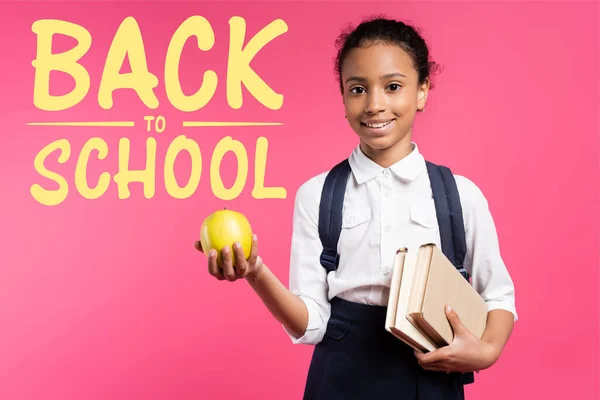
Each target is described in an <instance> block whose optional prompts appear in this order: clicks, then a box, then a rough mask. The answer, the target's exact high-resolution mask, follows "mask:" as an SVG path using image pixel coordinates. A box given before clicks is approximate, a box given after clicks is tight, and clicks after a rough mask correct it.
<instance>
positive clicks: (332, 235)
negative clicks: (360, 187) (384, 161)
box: [319, 159, 351, 273]
mask: <svg viewBox="0 0 600 400" xmlns="http://www.w3.org/2000/svg"><path fill="white" fill-rule="evenodd" d="M350 171H351V170H350V164H349V163H348V160H347V159H345V160H344V161H342V162H340V163H339V164H337V165H336V166H335V167H333V168H332V169H331V171H330V172H329V174H328V175H327V177H326V178H325V184H324V185H323V190H322V193H321V204H320V206H319V237H320V238H321V243H322V244H323V252H322V253H321V259H320V261H321V265H323V267H324V268H325V269H326V270H327V272H328V273H329V272H331V271H334V270H336V269H337V266H338V264H339V255H338V251H337V244H338V240H339V238H340V233H341V232H342V209H343V204H344V195H345V194H346V184H347V182H348V176H349V175H350Z"/></svg>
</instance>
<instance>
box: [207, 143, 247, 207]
mask: <svg viewBox="0 0 600 400" xmlns="http://www.w3.org/2000/svg"><path fill="white" fill-rule="evenodd" d="M228 151H232V152H233V153H234V154H235V156H236V158H237V164H238V170H237V176H236V178H235V182H234V184H233V186H232V187H231V188H230V189H227V188H225V185H223V180H222V179H221V174H220V169H221V161H223V157H225V154H227V152H228ZM247 177H248V154H247V153H246V148H245V147H244V145H243V144H242V143H241V142H239V141H237V140H233V139H232V138H231V136H227V137H224V138H223V139H221V140H220V141H219V143H217V146H216V147H215V150H214V152H213V157H212V160H211V162H210V185H211V187H212V191H213V193H214V195H215V196H217V197H218V198H219V199H221V200H233V199H235V198H236V197H238V196H239V195H240V193H242V190H243V189H244V186H245V185H246V178H247Z"/></svg>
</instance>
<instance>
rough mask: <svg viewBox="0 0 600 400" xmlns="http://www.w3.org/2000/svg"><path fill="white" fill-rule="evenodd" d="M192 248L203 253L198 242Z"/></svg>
mask: <svg viewBox="0 0 600 400" xmlns="http://www.w3.org/2000/svg"><path fill="white" fill-rule="evenodd" d="M194 247H195V248H196V250H198V251H200V252H202V253H204V250H202V244H201V243H200V242H199V241H196V242H194Z"/></svg>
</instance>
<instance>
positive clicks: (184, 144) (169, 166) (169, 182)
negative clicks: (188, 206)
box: [165, 135, 202, 199]
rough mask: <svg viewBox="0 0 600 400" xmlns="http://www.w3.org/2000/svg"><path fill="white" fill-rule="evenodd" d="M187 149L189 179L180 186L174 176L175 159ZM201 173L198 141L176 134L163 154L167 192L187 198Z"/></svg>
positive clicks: (194, 189)
mask: <svg viewBox="0 0 600 400" xmlns="http://www.w3.org/2000/svg"><path fill="white" fill-rule="evenodd" d="M183 150H185V151H187V152H188V153H189V155H190V157H191V159H192V171H191V173H190V179H189V180H188V183H187V184H186V185H185V187H180V186H179V184H178V183H177V178H176V177H175V170H174V168H175V160H176V159H177V155H179V153H180V152H181V151H183ZM201 174H202V155H201V154H200V147H199V146H198V143H196V141H194V140H192V139H188V138H186V137H185V136H184V135H180V136H177V137H176V138H175V140H173V141H172V142H171V145H170V146H169V148H168V149H167V155H166V156H165V187H166V189H167V193H169V194H170V195H171V196H172V197H174V198H176V199H187V198H188V197H190V196H191V195H192V194H194V192H195V191H196V188H197V187H198V183H200V176H201Z"/></svg>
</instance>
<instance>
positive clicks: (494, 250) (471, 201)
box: [456, 176, 518, 321]
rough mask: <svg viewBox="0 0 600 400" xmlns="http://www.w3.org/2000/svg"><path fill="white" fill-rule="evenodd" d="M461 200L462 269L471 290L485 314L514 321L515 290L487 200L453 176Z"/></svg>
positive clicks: (470, 183) (476, 189)
mask: <svg viewBox="0 0 600 400" xmlns="http://www.w3.org/2000/svg"><path fill="white" fill-rule="evenodd" d="M456 182H457V186H458V189H459V193H460V196H461V204H462V207H463V218H464V222H465V234H466V240H467V255H466V257H465V268H466V270H467V271H468V272H469V274H470V275H471V277H472V284H473V287H474V288H475V290H477V292H478V293H479V294H480V295H481V296H482V297H483V299H484V300H485V301H486V303H487V305H488V310H489V311H491V310H495V309H502V310H506V311H510V312H511V313H512V314H513V315H514V319H515V321H516V320H517V319H518V316H517V311H516V306H515V288H514V284H513V281H512V279H511V277H510V274H509V273H508V270H507V268H506V265H505V263H504V260H503V259H502V256H501V254H500V246H499V241H498V234H497V232H496V226H495V224H494V219H493V218H492V214H491V212H490V210H489V205H488V201H487V199H486V198H485V197H484V195H483V193H482V192H481V190H480V189H479V188H478V187H477V186H476V185H475V184H474V183H473V182H471V181H470V180H468V179H467V178H464V177H462V176H456Z"/></svg>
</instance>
